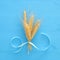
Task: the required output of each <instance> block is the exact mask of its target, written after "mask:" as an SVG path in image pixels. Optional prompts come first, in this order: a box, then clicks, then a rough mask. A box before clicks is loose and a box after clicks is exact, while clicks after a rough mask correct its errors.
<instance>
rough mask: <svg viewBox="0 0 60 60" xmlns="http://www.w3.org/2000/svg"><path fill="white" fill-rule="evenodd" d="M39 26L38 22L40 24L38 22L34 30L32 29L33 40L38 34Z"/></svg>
mask: <svg viewBox="0 0 60 60" xmlns="http://www.w3.org/2000/svg"><path fill="white" fill-rule="evenodd" d="M39 25H40V22H39V21H38V22H36V24H35V26H34V27H33V29H32V38H33V37H34V35H35V34H36V32H37V30H38V27H39Z"/></svg>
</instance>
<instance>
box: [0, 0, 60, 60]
mask: <svg viewBox="0 0 60 60" xmlns="http://www.w3.org/2000/svg"><path fill="white" fill-rule="evenodd" d="M24 10H26V11H27V15H28V18H29V17H30V16H31V15H32V14H34V16H35V20H36V19H40V20H41V21H42V23H41V28H39V31H38V33H37V34H36V38H34V40H35V39H37V38H38V37H39V36H40V35H39V32H43V33H45V34H47V35H48V36H49V37H50V40H51V44H52V46H51V47H50V48H49V49H48V51H46V52H44V53H41V52H39V51H37V50H36V51H32V52H31V54H30V55H28V54H27V50H26V49H25V48H26V47H24V48H23V49H22V51H21V52H19V53H17V54H14V53H13V50H14V49H13V48H12V47H11V46H10V41H11V38H12V37H14V36H20V37H21V38H22V40H24V39H25V38H26V37H25V35H24V33H23V31H24V30H23V28H22V21H23V11H24ZM38 40H39V38H38ZM34 50H35V49H34ZM0 60H60V0H0Z"/></svg>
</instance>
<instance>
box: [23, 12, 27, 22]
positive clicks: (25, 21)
mask: <svg viewBox="0 0 60 60" xmlns="http://www.w3.org/2000/svg"><path fill="white" fill-rule="evenodd" d="M26 20H27V18H26V11H24V22H26ZM26 23H27V22H26Z"/></svg>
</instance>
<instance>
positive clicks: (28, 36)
mask: <svg viewBox="0 0 60 60" xmlns="http://www.w3.org/2000/svg"><path fill="white" fill-rule="evenodd" d="M26 19H27V18H26V11H24V29H25V33H26V37H27V39H28V40H31V32H30V27H29V25H28V24H27V21H26Z"/></svg>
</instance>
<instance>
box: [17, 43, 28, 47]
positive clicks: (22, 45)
mask: <svg viewBox="0 0 60 60" xmlns="http://www.w3.org/2000/svg"><path fill="white" fill-rule="evenodd" d="M27 43H28V42H25V43H22V44H21V45H19V46H18V48H20V47H23V46H24V45H26V44H27Z"/></svg>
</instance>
